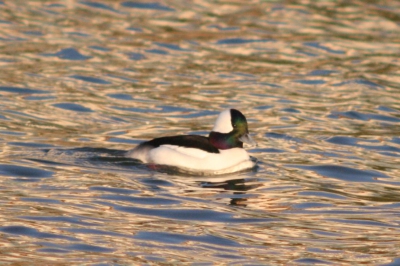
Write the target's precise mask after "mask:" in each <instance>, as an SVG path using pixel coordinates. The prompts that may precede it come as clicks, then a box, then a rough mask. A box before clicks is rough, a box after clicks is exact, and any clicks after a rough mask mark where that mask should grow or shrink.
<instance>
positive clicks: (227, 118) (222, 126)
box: [212, 109, 233, 133]
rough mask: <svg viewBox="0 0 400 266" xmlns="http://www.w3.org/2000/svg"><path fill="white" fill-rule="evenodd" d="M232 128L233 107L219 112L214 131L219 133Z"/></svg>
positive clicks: (229, 130)
mask: <svg viewBox="0 0 400 266" xmlns="http://www.w3.org/2000/svg"><path fill="white" fill-rule="evenodd" d="M232 130H233V127H232V121H231V109H227V110H224V111H222V112H221V113H220V114H219V116H218V118H217V121H215V124H214V128H213V130H212V131H214V132H219V133H229V132H231V131H232Z"/></svg>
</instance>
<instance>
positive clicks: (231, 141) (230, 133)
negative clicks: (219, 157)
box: [209, 109, 255, 150]
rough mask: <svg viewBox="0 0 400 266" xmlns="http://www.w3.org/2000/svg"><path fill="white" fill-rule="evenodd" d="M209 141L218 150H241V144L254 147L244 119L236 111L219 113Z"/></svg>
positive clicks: (229, 110)
mask: <svg viewBox="0 0 400 266" xmlns="http://www.w3.org/2000/svg"><path fill="white" fill-rule="evenodd" d="M209 139H210V142H211V144H213V145H214V146H215V147H216V148H218V149H220V150H225V149H231V148H243V142H245V143H248V144H251V145H255V142H254V141H253V139H252V138H251V137H250V135H249V129H248V126H247V120H246V117H245V116H244V115H243V114H242V113H241V112H240V111H238V110H236V109H228V110H225V111H222V112H221V113H220V115H219V116H218V118H217V121H216V122H215V125H214V128H213V130H212V131H211V133H210V135H209Z"/></svg>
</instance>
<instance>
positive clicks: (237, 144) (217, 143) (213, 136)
mask: <svg viewBox="0 0 400 266" xmlns="http://www.w3.org/2000/svg"><path fill="white" fill-rule="evenodd" d="M208 139H209V141H210V143H211V144H212V145H213V146H214V147H216V148H217V149H219V150H226V149H232V148H243V142H241V141H240V140H239V139H238V137H237V136H236V134H235V133H234V132H230V133H219V132H214V131H211V133H210V135H209V136H208Z"/></svg>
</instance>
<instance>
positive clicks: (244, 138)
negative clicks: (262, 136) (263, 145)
mask: <svg viewBox="0 0 400 266" xmlns="http://www.w3.org/2000/svg"><path fill="white" fill-rule="evenodd" d="M239 140H240V141H241V142H243V143H246V144H249V145H250V146H251V147H255V146H257V142H255V141H254V140H253V139H252V138H251V137H250V135H249V133H246V134H244V135H243V136H241V137H240V138H239Z"/></svg>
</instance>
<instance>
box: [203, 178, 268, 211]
mask: <svg viewBox="0 0 400 266" xmlns="http://www.w3.org/2000/svg"><path fill="white" fill-rule="evenodd" d="M200 185H201V187H203V188H216V189H223V190H226V191H232V192H233V193H232V197H231V200H230V205H237V206H247V204H246V203H247V199H248V197H249V196H250V195H249V194H248V193H246V192H247V191H250V190H253V189H256V188H258V187H260V186H261V184H260V183H258V180H257V179H255V178H251V179H249V178H237V179H227V180H219V181H202V182H201V184H200Z"/></svg>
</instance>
